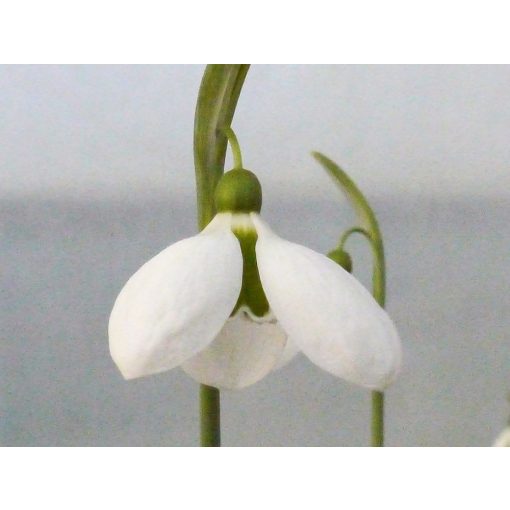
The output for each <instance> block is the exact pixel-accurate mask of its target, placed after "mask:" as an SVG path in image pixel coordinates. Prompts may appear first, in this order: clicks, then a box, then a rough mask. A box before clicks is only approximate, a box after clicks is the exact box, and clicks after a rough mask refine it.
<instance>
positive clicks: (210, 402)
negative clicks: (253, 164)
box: [193, 64, 250, 446]
mask: <svg viewBox="0 0 510 510" xmlns="http://www.w3.org/2000/svg"><path fill="white" fill-rule="evenodd" d="M249 67H250V66H249V65H247V64H209V65H208V66H207V67H206V69H205V72H204V76H203V78H202V83H201V85H200V90H199V94H198V101H197V106H196V111H195V127H194V135H193V146H194V159H195V176H196V183H197V213H198V228H199V230H202V229H204V228H205V227H206V226H207V225H208V223H209V222H210V221H211V220H212V218H213V217H214V215H215V212H216V211H215V206H214V191H215V189H216V185H217V184H218V181H219V179H220V177H221V176H222V174H223V171H224V165H225V155H226V150H227V134H226V131H225V130H227V132H228V129H229V128H230V124H231V122H232V118H233V116H234V112H235V108H236V105H237V100H238V99H239V95H240V93H241V88H242V86H243V83H244V80H245V78H246V74H247V73H248V69H249ZM234 136H235V135H234ZM236 157H237V156H236V153H235V152H234V158H236ZM238 158H239V159H238V160H236V159H234V161H235V164H236V166H237V164H240V165H241V167H242V161H241V159H240V152H239V153H238ZM199 395H200V444H201V446H220V445H221V433H220V392H219V390H218V389H216V388H212V387H211V386H206V385H200V393H199Z"/></svg>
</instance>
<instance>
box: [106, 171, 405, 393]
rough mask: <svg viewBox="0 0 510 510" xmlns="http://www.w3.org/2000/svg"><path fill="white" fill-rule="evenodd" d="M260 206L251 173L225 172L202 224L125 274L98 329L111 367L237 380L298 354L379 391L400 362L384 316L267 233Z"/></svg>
mask: <svg viewBox="0 0 510 510" xmlns="http://www.w3.org/2000/svg"><path fill="white" fill-rule="evenodd" d="M261 206H262V193H261V187H260V183H259V181H258V179H257V177H256V176H255V175H254V174H253V173H252V172H250V171H248V170H244V169H234V170H231V171H230V172H227V173H226V174H224V176H223V177H222V178H221V180H220V182H219V183H218V186H217V188H216V210H217V214H216V216H215V217H214V218H213V220H212V221H211V222H210V223H209V225H208V226H207V227H206V228H205V229H204V230H203V231H202V232H201V233H199V234H198V235H196V236H193V237H190V238H188V239H184V240H182V241H179V242H177V243H175V244H173V245H171V246H169V247H168V248H166V249H165V250H163V251H162V252H161V253H159V254H158V255H156V256H155V257H154V258H152V259H151V260H149V261H148V262H147V263H146V264H144V265H143V266H142V267H141V268H140V269H139V270H138V271H137V272H136V273H135V274H134V275H133V276H132V277H131V278H130V279H129V280H128V282H127V283H126V285H125V286H124V288H123V289H122V290H121V292H120V294H119V296H118V297H117V300H116V302H115V305H114V307H113V310H112V313H111V316H110V323H109V329H108V332H109V339H110V352H111V355H112V357H113V359H114V361H115V363H116V364H117V366H118V367H119V369H120V371H121V373H122V374H123V376H124V377H125V378H126V379H132V378H136V377H142V376H146V375H150V374H155V373H158V372H163V371H166V370H169V369H171V368H174V367H176V366H182V368H183V369H184V370H185V371H186V373H188V374H189V375H190V376H191V377H193V378H194V379H196V380H197V381H198V382H200V383H203V384H207V385H209V386H215V387H219V388H243V387H246V386H249V385H251V384H253V383H255V382H257V381H259V380H260V379H262V378H263V377H265V376H266V375H267V374H269V373H270V372H271V371H272V370H274V369H276V368H279V367H281V366H283V365H284V364H285V363H286V362H288V361H289V360H290V359H292V357H293V356H294V355H295V354H296V353H297V352H299V351H301V352H302V353H303V354H305V356H307V357H308V358H309V359H310V360H311V361H312V362H313V363H315V364H316V365H318V366H319V367H321V368H322V369H324V370H326V371H328V372H330V373H331V374H333V375H336V376H338V377H341V378H343V379H345V380H347V381H349V382H352V383H355V384H358V385H361V386H363V387H366V388H370V389H375V390H383V389H384V388H386V387H387V386H388V385H389V384H391V383H392V382H393V380H394V379H395V377H396V375H397V373H398V370H399V367H400V361H401V347H400V340H399V337H398V333H397V331H396V329H395V326H394V325H393V322H392V321H391V319H390V317H389V316H388V314H387V313H386V312H385V311H384V310H383V309H382V308H381V307H380V306H379V305H378V304H377V302H376V301H375V300H374V299H373V297H372V295H371V294H370V293H369V292H368V291H367V290H366V289H365V288H364V287H363V285H361V284H360V283H359V282H358V281H357V280H356V279H355V278H354V277H353V276H352V275H351V274H350V273H349V272H347V271H346V270H345V269H343V268H342V267H341V265H339V264H337V263H336V262H334V261H333V260H331V259H330V258H328V257H326V256H324V255H321V254H319V253H317V252H315V251H313V250H311V249H309V248H306V247H304V246H301V245H298V244H295V243H291V242H289V241H286V240H284V239H282V238H281V237H279V236H278V235H276V234H275V233H274V232H273V231H272V230H271V229H270V228H269V226H268V225H267V224H266V223H265V222H264V221H263V220H262V219H261V217H260V210H261Z"/></svg>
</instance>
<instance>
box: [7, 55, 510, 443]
mask: <svg viewBox="0 0 510 510" xmlns="http://www.w3.org/2000/svg"><path fill="white" fill-rule="evenodd" d="M202 72H203V66H2V67H0V118H1V122H0V142H1V143H0V174H1V181H0V182H1V188H0V215H1V228H2V232H1V235H2V237H1V245H2V247H1V275H0V278H1V310H0V312H1V317H0V320H1V339H0V341H1V344H0V363H1V366H0V383H1V385H0V443H1V444H2V445H7V446H8V445H26V446H32V445H33V446H45V445H62V446H68V445H84V446H88V445H90V446H110V445H111V446H113V445H126V446H128V445H169V446H174V445H175V446H178V445H185V446H188V445H194V444H196V442H197V436H198V426H197V418H198V406H197V385H196V383H195V382H194V381H193V380H191V379H189V378H188V377H187V376H186V375H185V374H184V373H182V372H181V370H180V369H175V370H173V371H170V372H167V373H165V374H161V375H157V376H153V377H149V378H146V379H141V380H135V381H131V382H125V381H123V380H122V378H121V376H120V374H119V373H118V372H117V369H116V368H115V366H114V364H113V362H112V361H111V359H110V356H109V353H108V343H107V335H106V328H107V322H108V316H109V313H110V310H111V306H112V304H113V301H114V299H115V297H116V295H117V293H118V291H119V290H120V288H121V287H122V285H123V284H124V282H125V281H126V279H127V278H128V277H129V276H130V275H131V274H132V273H133V272H134V271H135V270H136V269H137V268H138V267H139V266H140V265H141V264H142V263H143V262H145V261H146V260H147V259H148V258H150V257H151V256H153V255H154V254H155V253H157V252H158V251H160V250H161V249H163V248H164V247H166V246H167V245H168V244H170V243H173V242H175V241H177V240H179V239H181V238H182V237H186V236H189V235H193V234H194V233H195V231H196V226H195V225H196V216H195V196H194V171H193V157H192V129H193V117H194V108H195V101H196V96H197V92H198V87H199V84H200V80H201V75H202ZM233 125H234V128H235V130H236V132H237V134H238V137H239V139H240V142H241V146H242V149H243V156H244V160H245V165H246V166H247V167H248V168H250V169H251V170H254V171H255V172H256V173H257V174H258V176H259V178H260V180H261V182H262V185H263V188H264V190H265V193H264V208H263V213H264V216H265V218H266V220H267V221H268V222H269V223H270V224H271V225H272V226H273V227H274V229H275V230H276V231H277V232H278V233H280V235H282V236H284V237H286V238H288V239H291V240H293V241H296V242H299V243H302V244H306V245H308V246H310V247H312V248H314V249H316V250H318V251H322V252H325V251H327V250H329V249H331V248H332V247H333V246H334V244H335V242H336V240H337V238H338V236H339V235H340V233H341V232H342V231H343V229H345V228H348V227H349V226H351V225H352V224H353V222H354V217H353V214H352V212H351V211H350V209H349V207H348V206H347V204H346V203H345V201H344V200H343V197H342V196H341V195H340V193H339V192H338V190H337V189H336V188H335V187H334V186H333V185H332V183H331V182H330V181H329V180H328V178H327V176H326V175H325V174H324V173H323V172H322V170H321V169H320V168H319V167H318V166H317V164H316V163H315V162H314V161H313V160H312V158H311V157H310V156H309V152H310V150H320V151H322V152H324V153H325V154H326V155H328V156H330V157H331V158H332V159H334V160H336V161H337V162H338V163H340V164H341V165H342V166H343V167H344V169H345V170H347V171H348V172H349V173H350V175H351V176H352V177H353V178H354V180H355V181H356V182H357V183H358V184H359V186H360V187H361V188H362V190H364V192H365V193H366V195H367V196H368V197H369V199H370V200H371V202H372V204H373V206H374V208H375V209H376V212H377V213H378V215H379V218H380V222H381V227H382V230H383V234H384V237H385V242H386V251H387V262H388V310H389V312H390V314H391V315H392V317H393V318H394V320H395V322H396V323H397V325H398V327H399V330H400V332H401V336H402V339H403V343H404V350H405V364H404V368H403V372H402V375H401V377H400V379H399V380H398V381H397V383H396V384H395V385H394V386H393V387H392V388H391V389H390V390H389V391H388V394H387V443H388V445H392V446H414V445H416V446H447V445H451V446H461V445H468V446H469V445H472V446H475V445H489V444H491V442H492V441H493V439H494V437H495V435H497V434H498V433H499V431H500V430H501V429H502V427H503V426H504V425H505V422H506V419H507V417H508V414H509V412H510V405H509V404H508V402H507V401H506V395H507V393H508V391H509V390H510V332H509V329H510V318H509V316H508V310H509V306H510V295H509V292H508V289H509V286H510V274H509V271H508V267H509V264H510V261H509V256H508V247H509V243H510V228H509V227H508V215H509V213H510V191H509V189H510V172H509V171H508V170H509V168H510V142H509V133H510V67H508V66H407V65H402V66H365V65H362V66H338V65H333V66H311V65H306V66H294V65H292V66H283V65H278V66H253V67H252V69H251V70H250V72H249V74H248V78H247V81H246V84H245V87H244V89H243V92H242V95H241V99H240V102H239V106H238V109H237V113H236V116H235V119H234V124H233ZM349 247H350V250H351V253H352V254H353V256H354V259H355V274H356V275H357V276H358V277H359V278H360V279H361V280H362V281H363V282H364V283H365V284H367V285H369V282H370V254H369V251H368V249H367V247H366V246H365V245H364V243H363V241H362V240H361V239H352V241H349ZM222 398H223V400H222V404H223V416H222V419H223V442H224V444H225V445H226V446H242V445H246V446H259V445H261V446H279V445H281V446H335V445H339V446H343V445H356V446H358V445H365V444H367V443H368V416H369V394H368V392H366V391H365V390H362V389H359V388H356V387H353V386H351V385H348V384H347V383H344V382H342V381H340V380H338V379H335V378H334V377H332V376H330V375H328V374H326V373H324V372H322V371H321V370H320V369H318V368H317V367H315V366H314V365H312V364H311V363H309V362H308V361H307V360H306V359H305V358H304V357H300V358H297V359H296V360H295V361H294V362H293V363H292V364H290V365H289V366H288V367H286V368H284V369H282V370H280V371H278V372H275V373H274V374H272V375H271V376H269V377H267V378H266V379H264V380H263V381H262V382H260V383H258V384H256V385H254V386H252V387H250V388H248V389H246V390H243V391H240V392H224V393H223V397H222Z"/></svg>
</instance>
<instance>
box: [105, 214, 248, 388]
mask: <svg viewBox="0 0 510 510" xmlns="http://www.w3.org/2000/svg"><path fill="white" fill-rule="evenodd" d="M230 221H231V218H230V214H221V215H217V216H216V217H215V218H214V220H213V221H212V222H211V223H210V224H209V225H208V227H207V228H206V229H205V230H203V231H202V232H201V233H200V234H198V235H196V236H194V237H190V238H188V239H184V240H182V241H179V242H178V243H175V244H173V245H171V246H169V247H168V248H166V249H165V250H163V251H162V252H161V253H159V254H158V255H156V256H155V257H154V258H153V259H151V260H149V262H147V263H146V264H144V265H143V266H142V267H141V268H140V269H139V270H138V271H137V272H136V273H135V274H134V275H133V276H132V277H131V278H130V279H129V280H128V282H127V283H126V285H125V286H124V288H123V289H122V290H121V292H120V294H119V296H118V297H117V300H116V301H115V305H114V306H113V310H112V313H111V316H110V323H109V326H108V334H109V338H110V353H111V355H112V358H113V359H114V361H115V363H116V364H117V366H118V367H119V369H120V371H121V372H122V375H123V376H124V377H125V378H126V379H132V378H135V377H142V376H145V375H149V374H154V373H158V372H162V371H164V370H169V369H171V368H173V367H175V366H177V365H180V364H181V363H182V362H183V361H184V360H186V359H188V358H190V357H191V356H193V355H194V354H196V353H197V352H199V351H200V350H202V349H203V348H205V347H206V346H207V345H208V344H209V343H210V342H212V340H213V339H214V338H215V337H216V335H217V334H218V333H219V331H220V330H221V328H222V327H223V325H224V324H225V321H226V320H227V319H228V316H229V315H230V313H231V312H232V310H233V308H234V306H235V304H236V301H237V298H238V296H239V292H240V289H241V279H242V268H243V260H242V255H241V249H240V247H239V243H238V241H237V239H236V237H235V236H234V234H232V232H231V230H230Z"/></svg>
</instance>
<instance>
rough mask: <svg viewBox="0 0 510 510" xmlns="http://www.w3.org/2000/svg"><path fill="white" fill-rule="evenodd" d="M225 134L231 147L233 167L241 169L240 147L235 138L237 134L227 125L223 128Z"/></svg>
mask: <svg viewBox="0 0 510 510" xmlns="http://www.w3.org/2000/svg"><path fill="white" fill-rule="evenodd" d="M223 132H224V133H225V136H226V137H227V139H228V142H229V143H230V148H231V149H232V156H233V158H234V168H235V169H236V170H241V169H242V168H243V157H242V156H241V147H240V146H239V141H238V140H237V136H236V134H235V133H234V130H233V129H232V128H231V127H227V128H224V129H223Z"/></svg>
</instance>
